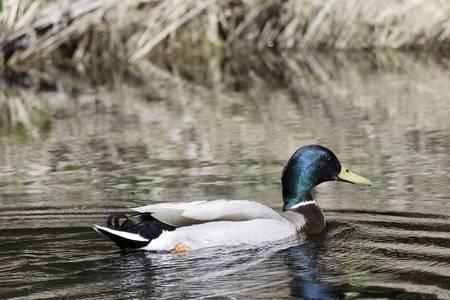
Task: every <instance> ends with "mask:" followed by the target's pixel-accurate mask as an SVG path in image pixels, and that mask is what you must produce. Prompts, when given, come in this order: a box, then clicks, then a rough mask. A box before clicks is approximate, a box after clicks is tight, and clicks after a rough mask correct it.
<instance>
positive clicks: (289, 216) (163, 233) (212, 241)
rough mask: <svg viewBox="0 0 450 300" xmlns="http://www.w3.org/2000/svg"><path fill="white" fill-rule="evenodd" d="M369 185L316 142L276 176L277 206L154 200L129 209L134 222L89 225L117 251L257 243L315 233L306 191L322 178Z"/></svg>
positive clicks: (320, 222) (114, 218)
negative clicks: (279, 199) (278, 178)
mask: <svg viewBox="0 0 450 300" xmlns="http://www.w3.org/2000/svg"><path fill="white" fill-rule="evenodd" d="M334 180H336V181H344V182H350V183H353V184H359V185H371V182H370V180H368V179H366V178H364V177H362V176H359V175H357V174H355V173H352V172H351V171H350V170H349V169H348V168H346V167H344V166H343V165H342V164H341V163H340V162H339V160H338V158H337V157H336V155H335V154H334V153H333V152H332V151H331V150H329V149H327V148H325V147H323V146H320V145H308V146H304V147H301V148H299V149H298V150H297V151H295V153H294V154H293V155H292V156H291V158H290V159H289V161H288V162H287V164H286V166H285V167H284V169H283V172H282V175H281V183H282V195H283V210H282V212H277V211H275V210H273V209H272V208H269V207H267V206H265V205H263V204H261V203H258V202H254V201H248V200H213V201H195V202H177V203H158V204H150V205H147V206H142V207H137V208H133V210H134V211H135V212H136V213H135V215H134V216H133V217H134V218H137V219H138V222H134V221H132V220H131V217H128V216H125V215H111V216H109V217H108V220H107V226H106V227H105V226H98V225H94V229H95V230H96V231H98V232H100V233H102V234H104V235H106V236H108V237H109V238H110V239H111V240H112V241H113V242H115V243H116V244H117V246H119V247H120V248H121V249H140V250H148V251H172V252H173V253H180V252H186V251H190V250H195V249H199V248H205V247H214V246H233V245H234V246H236V245H258V244H261V243H264V242H270V241H277V240H282V239H285V238H288V237H291V236H294V235H296V234H299V233H303V234H307V235H310V234H318V233H320V232H322V231H323V230H324V229H325V227H326V221H325V218H324V215H323V213H322V210H321V209H320V208H319V206H318V204H317V202H316V201H314V199H313V197H312V194H311V191H312V189H313V188H314V187H315V186H316V185H318V184H320V183H322V182H326V181H334Z"/></svg>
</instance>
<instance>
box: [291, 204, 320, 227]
mask: <svg viewBox="0 0 450 300" xmlns="http://www.w3.org/2000/svg"><path fill="white" fill-rule="evenodd" d="M293 210H295V211H296V212H298V213H301V214H302V215H303V216H304V217H305V225H304V226H303V227H302V229H301V231H302V232H303V233H306V234H318V233H321V232H322V231H323V230H324V229H325V227H326V224H327V223H326V221H325V217H324V215H323V212H322V210H321V209H320V207H318V206H317V205H316V203H315V202H310V203H305V204H302V205H299V206H298V207H296V208H295V209H293Z"/></svg>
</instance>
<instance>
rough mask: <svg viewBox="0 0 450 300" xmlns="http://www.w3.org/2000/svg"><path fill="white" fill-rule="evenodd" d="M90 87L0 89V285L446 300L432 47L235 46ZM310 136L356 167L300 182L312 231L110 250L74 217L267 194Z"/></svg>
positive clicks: (442, 126) (120, 293)
mask: <svg viewBox="0 0 450 300" xmlns="http://www.w3.org/2000/svg"><path fill="white" fill-rule="evenodd" d="M228 59H229V61H226V62H225V63H222V64H220V63H217V62H214V61H212V62H211V64H210V65H208V64H202V65H201V66H205V70H201V69H199V68H198V66H197V67H196V68H195V72H194V71H193V68H191V69H190V68H188V67H186V66H187V65H182V66H181V67H179V69H177V67H176V66H172V67H171V69H172V71H173V72H175V73H177V74H183V75H185V76H187V77H188V78H190V79H191V80H192V81H191V82H188V81H186V80H183V79H181V78H177V77H174V76H172V75H170V74H168V73H166V72H165V71H162V70H161V69H158V68H156V67H154V66H143V67H142V70H139V73H138V75H136V74H133V75H130V76H132V78H128V77H127V79H126V80H125V79H123V78H122V77H118V78H114V76H112V77H113V79H112V83H111V85H110V86H102V87H93V86H90V85H88V84H86V83H83V82H81V81H80V82H78V81H77V79H76V78H65V77H64V76H63V75H62V76H61V79H60V81H58V83H57V84H56V85H55V86H54V88H52V89H50V90H49V89H48V85H45V87H47V88H43V86H42V85H41V87H40V88H36V87H32V88H21V87H18V86H5V87H4V88H3V89H2V90H1V91H0V211H1V213H0V249H1V251H0V271H1V272H0V297H1V298H9V297H10V298H17V299H21V298H26V299H41V298H57V297H74V298H89V299H105V298H110V297H112V296H115V297H117V298H150V297H153V298H170V299H173V298H195V297H200V298H214V299H221V298H242V299H245V298H250V297H251V298H261V299H266V298H276V299H279V298H300V297H303V298H306V299H335V298H338V299H359V298H364V299H370V298H389V299H393V298H399V299H400V298H401V299H418V298H420V299H448V298H450V294H449V289H450V265H449V263H448V261H449V258H450V249H449V248H450V233H449V232H450V230H449V228H450V222H449V216H450V205H449V201H448V199H449V198H450V193H449V186H450V176H449V174H450V163H449V159H448V149H449V147H450V135H449V133H450V122H448V115H449V113H450V101H449V100H448V96H449V94H448V88H447V86H446V85H447V81H448V80H447V78H448V66H449V62H448V60H445V59H441V60H432V59H421V58H417V57H411V56H400V57H395V58H392V57H390V56H383V55H381V54H377V55H375V56H370V57H368V56H353V57H350V58H349V57H339V56H338V57H320V56H311V55H305V54H292V55H287V56H285V57H281V58H280V57H272V56H270V55H267V56H249V58H248V59H247V60H245V61H242V60H240V61H239V60H236V58H233V57H231V58H228ZM308 143H320V144H324V145H327V146H328V147H330V148H331V149H333V150H334V151H335V152H336V154H337V155H338V156H339V157H340V158H341V160H342V161H343V162H345V163H346V164H347V165H351V166H352V168H353V169H355V171H357V172H358V173H361V174H363V175H365V176H367V177H368V178H371V179H372V181H373V182H374V183H375V184H374V187H372V188H371V189H366V188H359V187H355V186H350V185H346V184H340V183H327V184H324V185H323V186H319V188H318V191H317V193H316V198H317V199H318V201H319V203H320V205H321V206H322V207H323V208H324V210H325V212H326V216H327V218H328V220H329V227H328V232H327V233H326V234H324V235H323V236H320V237H318V238H315V239H310V240H306V241H299V240H292V241H284V242H283V243H279V244H277V245H267V247H264V248H261V249H245V248H233V249H205V250H201V251H198V252H195V253H189V254H186V255H180V256H172V255H165V254H158V253H130V254H126V255H120V253H118V252H117V251H116V249H114V247H113V246H112V245H111V243H110V242H109V241H108V240H106V239H103V238H102V237H101V236H98V235H97V234H96V233H95V232H93V231H92V230H91V229H90V228H89V226H90V225H91V224H94V223H102V222H103V221H104V219H105V216H106V215H108V214H109V213H112V212H125V211H126V210H127V208H128V207H132V206H137V205H142V204H146V203H151V202H159V201H167V200H170V201H190V200H198V199H217V198H227V199H253V200H257V201H260V202H263V203H265V204H268V205H270V206H271V207H274V208H277V209H279V208H280V207H281V193H280V184H279V176H280V172H281V168H282V166H283V164H284V163H285V161H286V160H287V159H288V158H289V156H290V155H291V154H292V152H293V151H294V150H295V149H296V148H297V147H298V146H300V145H304V144H308Z"/></svg>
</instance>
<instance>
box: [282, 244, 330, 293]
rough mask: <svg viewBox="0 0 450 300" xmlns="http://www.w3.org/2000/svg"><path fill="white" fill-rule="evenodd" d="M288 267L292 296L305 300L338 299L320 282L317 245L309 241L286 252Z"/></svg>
mask: <svg viewBox="0 0 450 300" xmlns="http://www.w3.org/2000/svg"><path fill="white" fill-rule="evenodd" d="M286 252H287V265H288V266H289V268H290V270H291V274H292V281H291V282H290V287H291V296H293V297H296V298H303V299H336V297H335V296H333V295H332V293H331V292H330V289H329V287H328V286H327V285H326V284H325V283H323V282H321V281H320V279H319V278H320V271H319V268H318V267H317V261H316V254H317V245H316V243H315V242H314V241H308V242H306V243H304V244H302V245H299V246H294V247H291V248H289V249H287V250H286Z"/></svg>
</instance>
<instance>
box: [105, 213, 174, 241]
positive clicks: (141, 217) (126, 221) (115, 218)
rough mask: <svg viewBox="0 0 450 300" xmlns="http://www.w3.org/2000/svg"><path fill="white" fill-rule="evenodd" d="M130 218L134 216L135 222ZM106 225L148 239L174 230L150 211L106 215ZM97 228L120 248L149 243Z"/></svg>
mask: <svg viewBox="0 0 450 300" xmlns="http://www.w3.org/2000/svg"><path fill="white" fill-rule="evenodd" d="M131 218H136V219H137V220H136V222H134V221H133V220H131ZM106 226H107V227H108V228H111V229H114V230H118V231H125V232H129V233H134V234H138V235H140V236H141V237H143V238H145V239H148V240H150V241H151V240H153V239H156V238H157V237H159V236H160V235H161V234H162V233H163V231H173V230H175V227H174V226H171V225H168V224H165V223H163V222H161V221H159V220H157V219H155V218H154V217H153V216H152V215H151V214H150V213H143V214H135V215H131V216H126V215H123V214H113V215H110V216H109V217H108V219H107V221H106ZM97 230H98V231H100V232H101V233H103V234H104V235H106V236H107V237H109V238H110V239H111V240H112V241H113V242H114V243H115V244H116V245H117V246H118V247H119V248H121V249H138V248H142V247H144V246H146V245H147V244H148V243H149V242H148V241H136V240H132V239H127V238H124V237H121V236H118V235H115V234H113V233H110V232H108V231H105V230H102V229H101V228H97Z"/></svg>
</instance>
